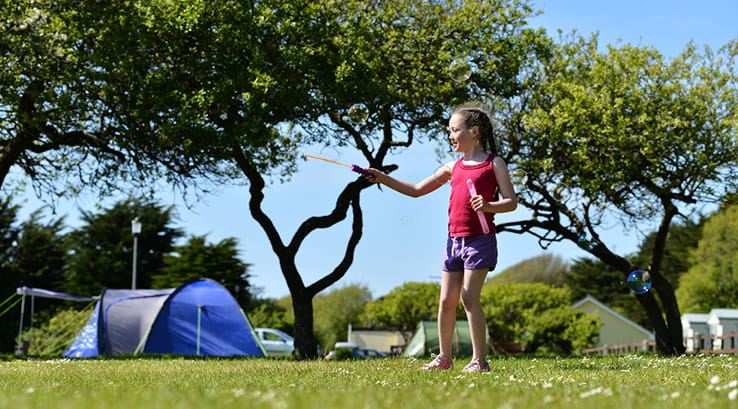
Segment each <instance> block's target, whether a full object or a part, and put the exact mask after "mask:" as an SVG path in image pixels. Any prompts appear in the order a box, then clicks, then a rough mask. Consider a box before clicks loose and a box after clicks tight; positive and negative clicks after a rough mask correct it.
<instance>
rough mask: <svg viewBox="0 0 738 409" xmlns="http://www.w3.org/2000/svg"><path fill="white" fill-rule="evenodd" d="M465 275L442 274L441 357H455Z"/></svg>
mask: <svg viewBox="0 0 738 409" xmlns="http://www.w3.org/2000/svg"><path fill="white" fill-rule="evenodd" d="M463 279H464V273H463V272H461V271H442V272H441V295H440V300H439V302H438V343H439V348H440V355H441V356H443V357H445V358H449V359H450V358H451V357H452V356H453V350H452V342H453V338H454V328H455V327H456V307H457V306H458V305H459V296H460V294H461V285H462V283H463Z"/></svg>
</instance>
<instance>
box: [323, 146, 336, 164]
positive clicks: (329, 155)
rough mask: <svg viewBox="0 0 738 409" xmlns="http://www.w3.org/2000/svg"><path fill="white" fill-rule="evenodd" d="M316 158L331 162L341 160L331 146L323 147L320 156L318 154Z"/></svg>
mask: <svg viewBox="0 0 738 409" xmlns="http://www.w3.org/2000/svg"><path fill="white" fill-rule="evenodd" d="M318 156H320V157H321V158H326V159H330V160H333V161H339V160H341V152H340V151H339V150H338V149H337V148H335V147H333V146H324V147H323V149H321V150H320V154H318Z"/></svg>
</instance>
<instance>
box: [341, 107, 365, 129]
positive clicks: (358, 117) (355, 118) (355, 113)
mask: <svg viewBox="0 0 738 409" xmlns="http://www.w3.org/2000/svg"><path fill="white" fill-rule="evenodd" d="M367 118H369V110H368V109H367V108H366V105H364V104H354V105H351V108H349V109H348V112H347V113H346V119H347V120H348V121H349V122H351V123H352V124H355V125H358V124H361V123H364V122H366V120H367Z"/></svg>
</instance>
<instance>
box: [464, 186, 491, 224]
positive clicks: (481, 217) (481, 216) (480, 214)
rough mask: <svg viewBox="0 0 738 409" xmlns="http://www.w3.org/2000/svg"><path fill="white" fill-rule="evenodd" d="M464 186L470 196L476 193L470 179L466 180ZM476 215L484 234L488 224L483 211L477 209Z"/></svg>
mask: <svg viewBox="0 0 738 409" xmlns="http://www.w3.org/2000/svg"><path fill="white" fill-rule="evenodd" d="M466 186H468V187H469V194H470V195H472V196H476V195H477V188H475V187H474V182H472V180H471V179H467V180H466ZM477 216H478V217H479V223H481V224H482V232H483V233H484V234H487V233H489V225H488V224H487V218H485V217H484V212H483V211H481V210H477Z"/></svg>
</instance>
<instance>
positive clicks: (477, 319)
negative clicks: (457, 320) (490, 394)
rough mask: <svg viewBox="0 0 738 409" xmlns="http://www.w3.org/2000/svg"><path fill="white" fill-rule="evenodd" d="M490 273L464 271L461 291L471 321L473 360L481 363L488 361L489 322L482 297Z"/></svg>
mask: <svg viewBox="0 0 738 409" xmlns="http://www.w3.org/2000/svg"><path fill="white" fill-rule="evenodd" d="M488 271H489V270H488V269H481V270H464V280H463V288H462V289H461V301H462V303H463V304H464V310H465V311H466V319H467V320H469V333H470V335H471V341H472V350H473V355H474V356H473V357H472V359H479V360H481V361H485V360H486V358H485V350H486V348H485V347H486V345H487V333H486V332H487V322H486V320H485V318H484V311H482V304H481V302H480V296H481V293H482V286H483V285H484V280H485V278H486V277H487V272H488ZM457 294H458V290H457ZM439 328H440V315H439ZM449 342H450V341H449Z"/></svg>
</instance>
